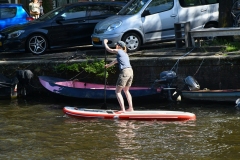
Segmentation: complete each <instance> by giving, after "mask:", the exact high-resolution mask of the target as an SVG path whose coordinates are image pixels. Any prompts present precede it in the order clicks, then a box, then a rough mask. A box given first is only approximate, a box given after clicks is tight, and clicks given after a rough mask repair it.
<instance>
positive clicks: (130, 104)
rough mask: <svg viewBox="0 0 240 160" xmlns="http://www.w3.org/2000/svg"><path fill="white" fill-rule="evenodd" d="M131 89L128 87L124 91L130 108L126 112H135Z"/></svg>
mask: <svg viewBox="0 0 240 160" xmlns="http://www.w3.org/2000/svg"><path fill="white" fill-rule="evenodd" d="M129 88H130V87H129V86H126V87H124V88H123V91H124V93H125V95H126V98H127V101H128V105H129V108H128V109H127V110H126V111H133V104H132V95H131V94H130V92H129Z"/></svg>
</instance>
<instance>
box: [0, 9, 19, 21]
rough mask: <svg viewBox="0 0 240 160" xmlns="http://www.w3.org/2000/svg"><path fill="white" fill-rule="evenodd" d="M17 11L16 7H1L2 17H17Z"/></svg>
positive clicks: (0, 13)
mask: <svg viewBox="0 0 240 160" xmlns="http://www.w3.org/2000/svg"><path fill="white" fill-rule="evenodd" d="M16 13H17V8H16V7H8V8H1V9H0V18H1V19H4V18H12V17H15V15H16Z"/></svg>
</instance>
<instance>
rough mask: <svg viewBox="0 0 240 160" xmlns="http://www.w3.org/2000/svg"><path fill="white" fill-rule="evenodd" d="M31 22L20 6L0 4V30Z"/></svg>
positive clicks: (25, 11)
mask: <svg viewBox="0 0 240 160" xmlns="http://www.w3.org/2000/svg"><path fill="white" fill-rule="evenodd" d="M0 2H1V1H0ZM2 2H4V1H2ZM32 20H34V19H33V18H32V17H31V16H30V14H29V13H28V11H27V10H26V9H25V8H24V7H23V5H22V4H9V3H0V30H2V29H4V28H6V27H9V26H13V25H16V24H24V23H27V22H29V21H32Z"/></svg>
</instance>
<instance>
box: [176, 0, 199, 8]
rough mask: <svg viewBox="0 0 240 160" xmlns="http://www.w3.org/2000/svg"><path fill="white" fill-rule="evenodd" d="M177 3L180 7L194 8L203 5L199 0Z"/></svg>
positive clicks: (181, 0)
mask: <svg viewBox="0 0 240 160" xmlns="http://www.w3.org/2000/svg"><path fill="white" fill-rule="evenodd" d="M179 3H180V5H181V6H182V7H194V6H199V5H203V3H202V1H201V0H180V1H179Z"/></svg>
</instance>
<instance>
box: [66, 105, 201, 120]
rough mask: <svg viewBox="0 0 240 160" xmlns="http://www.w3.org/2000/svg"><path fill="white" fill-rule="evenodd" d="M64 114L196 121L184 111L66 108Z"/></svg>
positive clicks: (84, 116) (126, 118)
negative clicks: (122, 110)
mask: <svg viewBox="0 0 240 160" xmlns="http://www.w3.org/2000/svg"><path fill="white" fill-rule="evenodd" d="M63 112H64V113H65V114H66V115H68V116H73V117H79V118H103V119H122V120H158V121H187V120H196V116H195V114H193V113H189V112H182V111H156V110H144V111H132V112H121V111H117V110H102V109H86V108H76V107H69V106H66V107H64V108H63Z"/></svg>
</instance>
